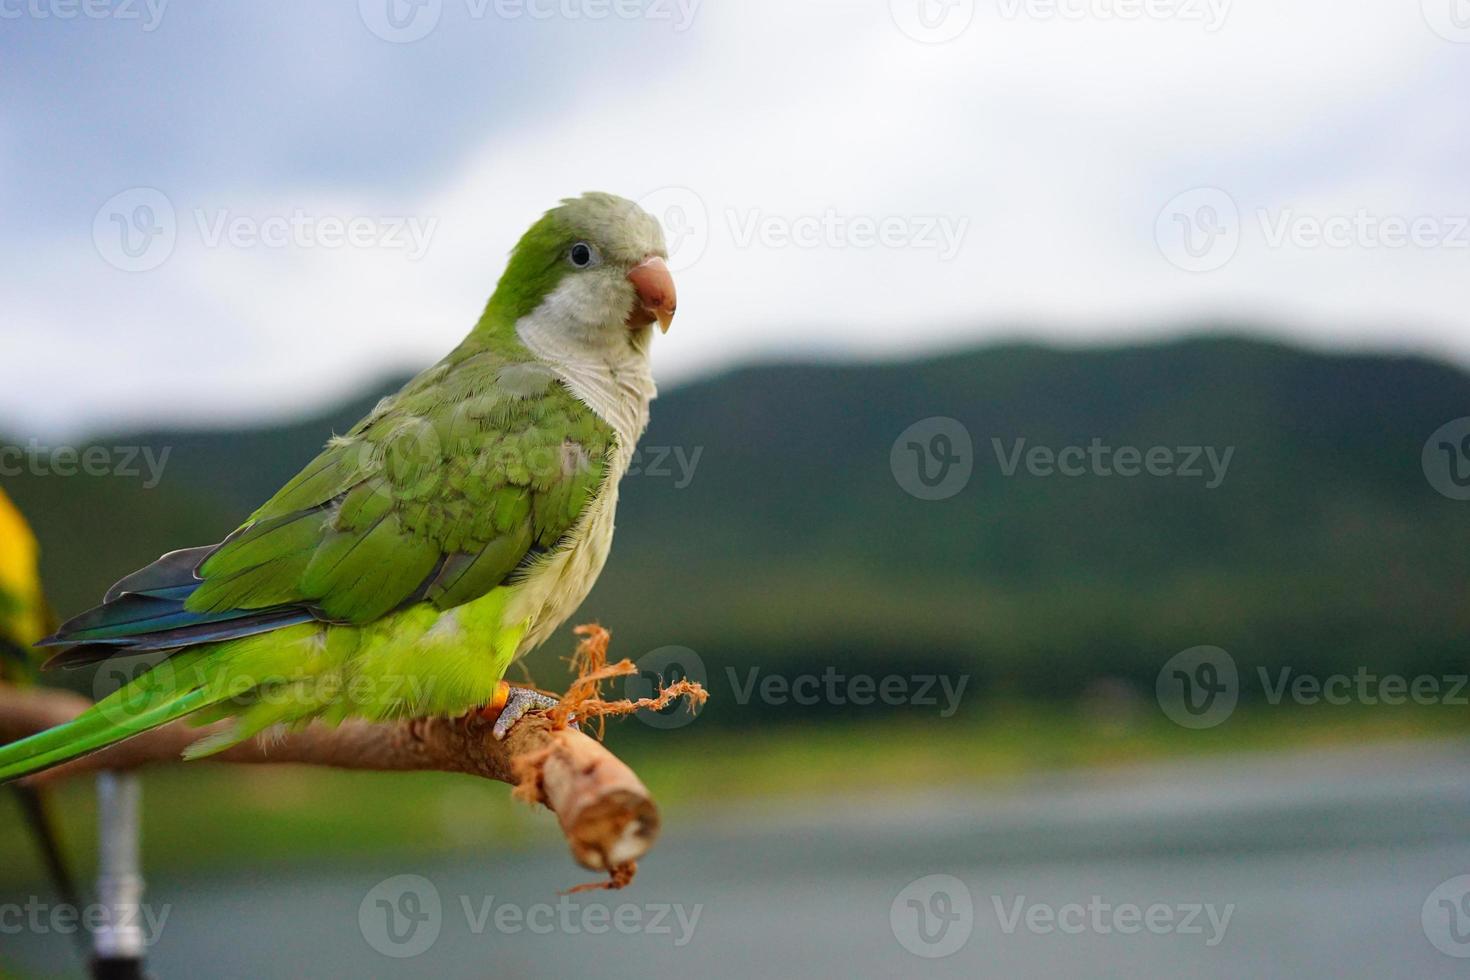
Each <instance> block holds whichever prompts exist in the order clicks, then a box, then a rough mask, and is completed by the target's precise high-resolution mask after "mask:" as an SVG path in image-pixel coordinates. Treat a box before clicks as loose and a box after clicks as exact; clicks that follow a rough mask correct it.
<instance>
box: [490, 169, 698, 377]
mask: <svg viewBox="0 0 1470 980" xmlns="http://www.w3.org/2000/svg"><path fill="white" fill-rule="evenodd" d="M668 257H669V255H668V248H667V247H666V246H665V245H664V233H663V229H662V228H660V227H659V223H658V221H657V220H655V219H654V217H653V215H651V214H649V213H648V212H647V211H645V210H643V209H642V208H641V207H639V206H638V205H637V204H635V203H633V202H632V201H629V200H627V199H626V198H621V197H618V196H616V195H614V194H602V193H591V194H584V195H582V196H581V197H578V198H570V199H568V200H565V201H563V202H562V203H561V205H560V206H559V207H556V208H553V209H552V210H550V211H548V212H547V213H546V214H545V215H544V216H543V217H542V218H541V220H539V221H537V222H536V223H535V224H534V225H532V226H531V229H530V230H529V231H527V232H526V234H525V235H523V236H522V237H521V240H520V242H519V243H518V244H517V245H516V247H515V250H514V251H513V252H512V253H511V257H510V262H509V264H508V265H507V266H506V269H505V274H504V275H503V276H502V277H501V280H500V285H499V286H497V287H496V290H495V295H494V296H493V297H491V299H490V306H489V308H488V309H487V311H486V313H487V316H489V317H492V318H493V319H495V320H498V321H499V322H501V323H502V324H517V323H521V322H522V321H523V320H525V318H528V317H532V318H534V320H535V323H536V324H537V329H538V330H551V331H558V332H562V333H565V334H566V337H565V339H566V340H568V341H574V342H576V343H577V344H578V345H579V346H581V345H587V344H596V345H603V344H627V343H630V342H631V343H632V344H634V345H635V346H637V347H639V348H645V347H646V346H647V344H648V341H649V338H650V335H651V333H652V327H653V325H654V324H655V323H657V324H658V325H659V327H660V328H662V329H663V330H664V331H667V330H668V329H669V324H670V323H672V322H673V319H674V312H675V310H676V309H677V299H676V296H675V292H674V278H673V276H672V275H671V274H670V272H669V267H668V262H667V260H668Z"/></svg>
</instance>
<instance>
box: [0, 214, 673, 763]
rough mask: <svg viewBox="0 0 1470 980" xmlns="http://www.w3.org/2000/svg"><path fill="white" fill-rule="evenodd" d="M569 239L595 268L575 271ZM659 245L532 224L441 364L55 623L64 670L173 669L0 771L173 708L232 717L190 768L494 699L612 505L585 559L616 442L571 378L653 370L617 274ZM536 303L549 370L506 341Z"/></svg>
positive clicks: (169, 714) (622, 228)
mask: <svg viewBox="0 0 1470 980" xmlns="http://www.w3.org/2000/svg"><path fill="white" fill-rule="evenodd" d="M574 244H578V245H590V246H591V248H592V249H593V250H594V252H595V254H596V255H597V257H598V261H597V262H595V263H588V264H587V265H585V266H584V265H581V264H575V263H571V262H569V260H568V256H569V254H570V250H571V249H572V247H573V245H574ZM578 254H585V253H581V252H579V253H578ZM661 254H663V243H662V234H661V232H660V231H659V230H658V228H657V223H656V222H654V221H653V220H652V219H651V218H650V217H649V216H648V215H646V214H644V213H643V212H642V211H641V210H639V209H638V208H637V207H636V206H635V205H632V204H631V203H629V202H627V201H623V200H622V199H620V198H614V197H611V196H610V195H588V196H586V197H584V198H580V199H577V200H575V201H569V202H566V203H565V204H564V205H563V206H562V207H561V208H558V209H556V210H553V211H552V212H549V213H548V214H547V216H546V217H545V218H543V219H542V220H541V221H539V222H538V223H537V224H536V225H535V226H534V227H533V228H532V229H531V231H530V232H528V233H527V234H526V236H525V237H524V238H523V239H522V240H521V243H520V244H519V245H518V246H517V248H516V250H515V252H514V253H513V254H512V257H511V260H510V263H509V265H508V267H507V270H506V273H505V275H504V276H503V277H502V279H501V282H500V285H499V286H498V287H497V289H496V292H495V295H494V296H493V297H492V298H491V300H490V302H489V304H488V305H487V307H486V310H485V313H484V316H483V317H482V318H481V320H480V323H479V324H478V325H477V327H476V328H475V330H474V331H473V332H472V333H471V334H470V336H469V337H468V338H467V339H466V340H465V341H464V342H463V343H462V344H461V345H460V346H459V347H458V348H457V349H455V350H454V351H453V352H452V353H451V354H449V356H447V357H446V358H444V359H443V360H442V361H440V362H439V363H438V364H436V365H434V366H433V367H431V368H429V369H428V370H426V371H424V372H423V373H422V374H420V375H419V376H418V377H416V378H415V379H414V380H412V381H411V382H409V383H408V384H407V385H406V386H405V387H404V388H403V390H401V391H400V392H398V393H397V394H396V395H394V396H392V397H390V398H386V399H384V400H383V401H382V402H381V403H379V404H378V406H377V407H376V408H375V409H374V410H373V411H372V412H370V413H369V414H368V416H367V417H366V418H364V419H363V420H362V421H360V422H359V423H358V424H357V425H355V426H354V427H353V428H352V429H351V431H349V432H348V433H346V434H345V435H343V436H339V437H335V438H333V439H332V440H331V441H330V442H329V443H328V444H327V446H326V448H325V449H323V450H322V452H321V453H320V454H319V455H318V456H317V457H316V458H315V459H314V460H312V461H311V462H310V463H308V464H307V465H306V466H305V467H304V468H303V469H302V470H301V472H300V473H299V474H298V475H297V476H296V477H295V478H294V479H292V480H291V481H290V482H288V483H287V484H286V485H285V486H284V487H282V488H281V489H280V491H278V492H277V493H276V494H275V496H273V497H272V498H271V499H270V500H268V501H266V503H265V504H264V505H262V506H261V507H260V508H259V509H257V510H256V511H255V512H254V513H253V514H252V515H250V518H249V520H247V521H246V522H245V524H244V525H242V526H241V527H240V528H239V529H238V530H237V531H235V532H234V533H233V534H232V535H230V536H229V537H228V538H227V539H226V540H225V541H224V542H222V543H221V544H220V545H218V546H217V547H215V548H213V549H195V550H190V551H186V552H178V553H172V554H170V555H166V556H164V557H163V558H161V559H159V561H158V562H156V563H155V564H154V565H152V566H150V567H149V568H147V569H144V570H141V571H139V572H137V573H134V574H133V575H131V576H129V577H128V578H127V579H125V580H123V581H122V582H120V583H119V584H118V585H117V586H115V587H114V589H113V590H112V591H111V592H109V594H108V597H107V601H106V602H105V603H104V604H103V605H102V606H100V607H98V608H97V609H94V610H91V611H89V612H88V613H86V614H84V615H82V616H80V617H77V618H76V619H75V620H73V621H71V622H70V623H68V624H66V625H64V626H63V627H62V629H61V631H60V632H59V633H58V634H57V636H56V637H54V638H53V639H52V640H51V641H50V642H52V643H54V644H67V643H73V644H77V643H81V644H84V645H83V646H80V647H78V648H77V649H75V650H71V651H67V652H66V653H63V654H62V655H61V656H60V658H58V659H61V660H63V661H65V662H68V663H78V664H84V663H88V662H93V661H95V660H97V659H101V658H103V657H106V656H109V655H129V654H131V653H135V652H146V651H153V650H163V651H168V652H169V656H168V658H167V659H165V660H164V661H163V663H162V664H161V665H159V666H158V667H155V668H154V669H153V670H152V671H150V672H149V673H147V674H145V675H143V676H142V677H140V678H139V679H138V680H135V681H134V682H132V683H131V684H129V685H127V686H125V687H124V688H122V689H121V690H119V691H117V692H116V693H115V694H113V695H112V696H111V697H109V698H106V699H104V700H103V701H100V702H98V704H97V705H96V706H94V707H93V708H92V709H91V710H89V711H88V712H86V713H84V714H83V715H81V716H80V717H78V718H77V719H76V720H75V721H73V722H71V723H69V724H67V725H63V726H60V727H59V728H56V729H53V730H51V731H49V732H43V733H41V734H40V735H37V736H34V737H32V738H30V739H26V740H24V741H22V742H18V743H15V744H14V745H10V746H5V747H0V780H6V779H11V778H15V777H17V776H20V775H23V774H25V773H28V772H32V771H35V770H36V769H39V768H44V767H45V766H48V765H52V764H55V763H57V762H60V761H63V760H65V759H68V758H72V757H74V756H76V755H79V754H81V753H83V752H87V751H91V750H93V749H96V748H100V747H102V746H105V745H108V744H111V743H112V742H115V741H118V740H119V739H122V738H126V737H129V736H130V735H133V734H137V733H139V732H142V731H146V730H148V729H149V728H152V727H155V726H157V725H160V724H164V723H167V722H169V721H172V720H175V719H177V718H181V717H185V716H193V720H194V721H197V722H200V723H204V722H209V721H214V720H218V719H224V718H228V719H231V720H232V721H233V724H232V725H231V726H230V727H229V728H228V729H226V730H225V731H224V732H223V733H222V734H218V735H215V736H211V737H210V738H209V739H206V740H204V741H203V742H201V743H198V744H196V745H195V746H194V747H193V748H191V750H190V752H189V755H191V756H195V755H202V754H208V753H209V752H213V751H218V750H219V749H222V748H224V747H226V746H228V745H231V744H234V743H236V742H238V741H241V740H243V739H246V738H249V737H251V736H252V735H254V734H256V733H258V732H260V731H262V730H263V729H265V728H267V727H270V726H273V725H281V724H284V725H294V724H300V723H303V722H307V721H311V720H323V721H327V722H336V721H340V720H342V719H344V718H348V717H363V718H368V719H374V720H377V719H384V718H391V717H399V716H404V715H426V714H441V715H442V714H457V713H461V712H463V711H465V710H468V709H469V708H472V707H474V706H476V705H479V704H483V703H484V702H486V701H487V700H489V698H490V697H491V696H492V695H493V694H494V691H495V687H496V685H497V684H498V683H499V681H500V679H501V677H502V676H503V674H504V672H505V669H506V667H507V666H508V665H509V664H510V662H511V661H512V660H513V659H514V658H515V656H517V655H518V654H519V653H522V652H524V650H525V648H526V647H527V644H530V645H534V643H535V642H539V641H540V639H542V638H544V636H545V635H546V633H548V632H549V630H550V628H552V627H554V626H555V624H556V622H559V621H560V619H561V618H564V617H565V616H566V615H567V614H568V613H569V612H570V611H571V609H572V608H574V607H575V605H576V603H577V602H580V599H581V596H582V595H585V590H586V589H588V588H590V587H591V581H592V580H593V579H595V577H596V574H597V572H598V571H599V570H600V568H601V563H602V560H603V559H604V558H605V554H606V545H607V539H608V538H610V535H611V527H612V525H611V511H610V508H609V509H606V514H605V515H604V516H602V517H600V518H599V520H598V521H597V522H595V523H596V532H595V534H596V536H597V538H598V540H597V541H596V542H595V543H593V544H591V545H589V546H588V547H587V548H586V550H585V553H583V552H582V551H581V550H579V549H582V548H583V544H584V539H585V538H586V537H587V536H588V534H589V533H592V532H589V531H588V529H587V526H588V518H589V514H590V513H591V512H592V510H593V509H594V508H593V505H594V504H595V503H596V502H597V501H598V500H599V498H600V497H601V496H602V495H604V494H613V493H614V490H613V487H614V485H615V482H616V478H617V477H618V476H620V475H621V471H620V470H618V471H617V472H614V466H615V464H614V461H615V460H620V461H621V462H620V463H618V464H617V465H623V464H625V463H626V458H627V453H628V452H630V451H631V446H627V445H624V444H623V441H624V440H626V439H627V438H629V435H628V434H626V433H622V434H620V432H619V431H618V430H616V429H614V427H613V426H612V425H611V424H609V422H607V421H605V420H604V418H603V417H602V416H601V415H599V414H598V413H597V412H595V411H594V410H593V409H592V408H591V407H589V404H588V403H587V402H586V401H584V400H583V398H581V397H579V395H578V394H575V393H574V392H573V390H572V388H571V387H569V383H568V381H567V378H568V377H569V376H579V375H578V372H585V371H586V370H589V369H588V368H587V365H588V364H592V365H593V366H594V367H593V369H594V370H603V369H600V368H597V367H596V365H597V363H598V361H599V359H600V358H604V357H606V358H608V359H609V360H608V362H607V363H608V364H609V365H613V364H616V365H618V366H617V367H616V369H614V368H613V367H611V366H609V367H607V368H606V369H605V371H606V376H607V377H609V378H611V377H613V376H614V375H615V374H617V373H618V372H622V373H624V374H627V373H629V372H631V374H632V375H633V376H635V377H646V341H647V336H648V331H647V330H646V328H636V327H631V326H625V323H631V322H632V320H631V312H632V310H633V309H634V305H635V303H636V300H637V297H636V296H635V295H634V291H633V287H632V286H631V285H630V284H629V283H630V281H629V279H628V274H629V272H630V270H631V269H632V268H633V266H634V265H636V264H637V263H639V262H641V261H642V260H643V259H644V258H645V257H647V256H649V255H661ZM553 293H556V294H557V295H558V296H564V297H566V298H565V299H563V300H561V301H559V302H560V303H561V304H562V305H564V306H565V308H566V309H567V310H568V311H569V314H568V315H569V317H570V318H569V319H568V321H567V322H566V323H565V324H561V323H560V322H558V321H557V320H556V318H555V317H552V318H550V319H547V318H546V317H542V319H541V320H538V321H537V326H536V329H537V330H538V331H540V333H539V334H538V337H540V338H541V339H540V340H538V343H541V344H543V345H544V344H548V343H549V344H550V345H551V348H552V349H553V350H555V351H562V350H563V348H564V349H565V351H566V352H567V353H566V355H565V356H566V358H568V360H567V361H566V363H562V362H561V361H560V360H559V358H560V357H561V356H562V355H560V354H556V355H553V356H550V357H547V356H538V355H537V354H536V353H533V351H532V350H531V349H530V348H528V347H527V346H526V343H525V342H524V341H523V336H522V333H521V332H520V329H519V327H520V324H521V323H522V321H523V318H526V317H528V316H530V315H531V314H532V313H535V312H537V311H538V310H541V309H543V308H544V307H545V304H547V302H548V300H549V299H550V298H551V297H552V294H553ZM558 308H559V307H558ZM640 329H641V333H640V332H639V331H640ZM548 331H549V333H548ZM562 333H564V334H565V340H562V339H557V338H558V336H559V335H560V334H562ZM547 337H550V338H551V339H550V340H548V339H546V338H547ZM569 372H570V374H569ZM647 387H648V391H649V392H650V394H648V395H642V396H638V395H636V394H633V395H629V396H628V397H630V398H637V397H642V398H644V399H645V400H644V401H642V402H641V403H639V405H640V407H641V411H642V412H643V413H644V416H643V417H644V418H645V419H646V398H647V397H651V380H650V381H649V382H648V386H647ZM629 390H630V391H632V392H635V393H636V392H637V391H640V390H642V389H639V388H637V387H636V386H635V387H633V388H630V389H629ZM636 434H637V433H636V432H634V433H632V434H631V436H632V437H636ZM576 554H581V557H580V558H577V559H575V560H574V558H573V556H574V555H576Z"/></svg>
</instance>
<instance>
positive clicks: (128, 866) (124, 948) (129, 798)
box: [92, 772, 146, 980]
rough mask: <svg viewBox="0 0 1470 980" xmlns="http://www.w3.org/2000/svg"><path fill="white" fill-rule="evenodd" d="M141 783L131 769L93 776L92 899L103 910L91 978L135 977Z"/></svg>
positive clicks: (141, 941)
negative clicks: (94, 848) (94, 870)
mask: <svg viewBox="0 0 1470 980" xmlns="http://www.w3.org/2000/svg"><path fill="white" fill-rule="evenodd" d="M142 791H143V787H142V785H141V784H140V783H139V781H138V777H137V775H136V774H134V773H130V772H129V773H122V772H104V773H103V774H102V775H100V776H98V777H97V864H98V874H97V899H98V901H99V902H100V903H101V905H102V907H103V909H104V910H106V915H105V916H104V917H103V921H102V926H101V928H99V929H98V930H97V933H96V935H95V936H94V937H93V939H92V954H93V955H92V976H93V978H94V980H141V978H142V977H143V975H144V974H143V954H144V953H145V952H146V943H145V939H146V937H145V936H144V935H143V907H142V906H143V868H142V864H141V863H140V861H139V854H138V844H139V836H140V833H139V832H140V831H141V829H142V827H141V824H140V821H139V813H140V803H141V801H142Z"/></svg>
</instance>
